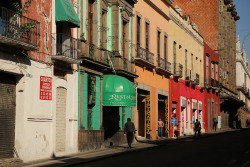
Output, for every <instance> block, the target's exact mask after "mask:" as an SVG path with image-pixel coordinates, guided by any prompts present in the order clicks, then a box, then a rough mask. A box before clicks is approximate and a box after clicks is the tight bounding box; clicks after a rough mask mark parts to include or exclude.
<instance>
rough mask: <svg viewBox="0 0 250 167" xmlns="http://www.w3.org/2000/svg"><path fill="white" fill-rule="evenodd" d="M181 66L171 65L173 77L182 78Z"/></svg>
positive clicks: (178, 64)
mask: <svg viewBox="0 0 250 167" xmlns="http://www.w3.org/2000/svg"><path fill="white" fill-rule="evenodd" d="M182 72H183V65H182V64H180V63H175V64H173V73H174V77H182Z"/></svg>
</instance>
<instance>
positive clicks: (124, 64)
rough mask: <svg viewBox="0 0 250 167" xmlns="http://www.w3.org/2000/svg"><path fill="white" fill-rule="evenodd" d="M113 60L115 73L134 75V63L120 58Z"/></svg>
mask: <svg viewBox="0 0 250 167" xmlns="http://www.w3.org/2000/svg"><path fill="white" fill-rule="evenodd" d="M114 59H115V60H114V67H115V70H116V71H121V70H123V71H126V72H129V73H134V63H133V62H132V61H130V60H128V59H127V58H123V57H121V56H115V57H114ZM112 61H113V60H112Z"/></svg>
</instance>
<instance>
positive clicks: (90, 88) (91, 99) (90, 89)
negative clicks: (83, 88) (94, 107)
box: [88, 75, 96, 105]
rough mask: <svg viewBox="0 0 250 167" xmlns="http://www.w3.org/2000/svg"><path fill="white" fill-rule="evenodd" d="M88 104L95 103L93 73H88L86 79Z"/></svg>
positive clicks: (94, 79) (94, 78)
mask: <svg viewBox="0 0 250 167" xmlns="http://www.w3.org/2000/svg"><path fill="white" fill-rule="evenodd" d="M88 81H89V82H88V97H89V98H88V104H89V105H91V104H95V100H96V77H95V76H94V75H89V79H88Z"/></svg>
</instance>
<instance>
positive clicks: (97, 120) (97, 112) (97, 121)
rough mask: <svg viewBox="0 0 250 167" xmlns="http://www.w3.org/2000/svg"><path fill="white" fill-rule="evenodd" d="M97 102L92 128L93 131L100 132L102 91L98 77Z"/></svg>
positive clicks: (97, 77) (94, 108)
mask: <svg viewBox="0 0 250 167" xmlns="http://www.w3.org/2000/svg"><path fill="white" fill-rule="evenodd" d="M95 94H96V102H95V106H94V107H93V109H92V110H93V113H92V128H93V130H100V102H101V101H100V100H101V99H100V96H101V89H100V77H99V76H96V93H95Z"/></svg>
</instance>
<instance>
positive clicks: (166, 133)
mask: <svg viewBox="0 0 250 167" xmlns="http://www.w3.org/2000/svg"><path fill="white" fill-rule="evenodd" d="M165 136H166V137H167V136H168V97H166V99H165Z"/></svg>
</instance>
